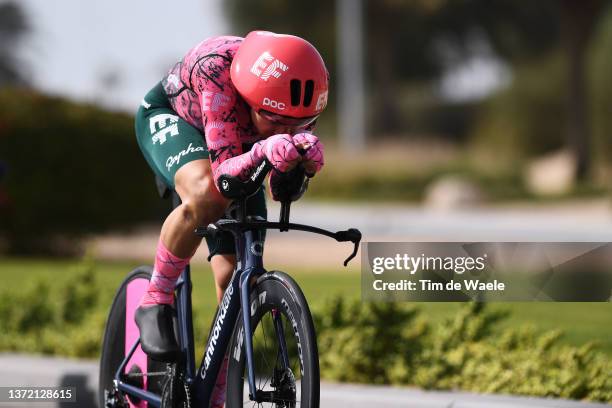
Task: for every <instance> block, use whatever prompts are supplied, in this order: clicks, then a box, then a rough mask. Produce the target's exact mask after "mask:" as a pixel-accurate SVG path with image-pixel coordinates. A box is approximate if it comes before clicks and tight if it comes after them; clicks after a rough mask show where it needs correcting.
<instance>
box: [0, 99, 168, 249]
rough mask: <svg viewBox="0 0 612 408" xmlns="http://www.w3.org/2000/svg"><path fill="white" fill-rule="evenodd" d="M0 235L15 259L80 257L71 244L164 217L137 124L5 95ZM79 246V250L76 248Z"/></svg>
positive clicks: (86, 108) (74, 106) (75, 106)
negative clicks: (32, 255) (55, 254)
mask: <svg viewBox="0 0 612 408" xmlns="http://www.w3.org/2000/svg"><path fill="white" fill-rule="evenodd" d="M0 106H2V109H0V162H3V167H4V168H5V173H6V174H5V175H4V177H3V178H2V179H0V188H2V189H3V190H4V191H5V194H6V195H7V196H8V202H5V203H4V205H1V204H0V235H2V236H4V237H5V239H6V240H7V243H8V250H9V252H13V253H32V252H38V253H40V252H43V253H44V252H57V251H60V252H61V251H68V252H70V250H71V249H76V250H78V245H76V243H75V242H74V241H71V240H70V239H68V240H67V241H65V244H64V245H65V247H64V248H59V247H58V245H59V241H58V240H57V239H56V238H57V237H58V236H59V235H61V236H62V237H65V238H70V237H76V236H81V235H83V234H86V233H94V232H100V231H105V230H107V229H109V228H125V227H129V226H131V225H134V224H135V223H137V222H139V221H142V220H147V219H151V218H152V217H154V216H155V215H158V216H159V214H161V208H163V207H164V206H167V204H164V203H162V202H161V200H160V199H159V198H157V193H156V190H155V184H154V178H153V177H152V173H151V171H150V170H148V168H147V165H146V163H145V161H144V159H143V157H142V154H141V153H140V151H139V149H138V145H137V143H136V138H135V136H134V130H133V128H134V125H133V118H132V117H131V116H129V115H126V114H123V113H113V112H108V111H104V110H102V109H100V108H97V107H94V106H90V105H83V104H79V103H74V102H69V101H67V100H66V99H62V98H57V97H51V96H44V95H41V94H39V93H36V92H33V91H28V90H17V89H1V90H0ZM72 245H75V247H73V246H72Z"/></svg>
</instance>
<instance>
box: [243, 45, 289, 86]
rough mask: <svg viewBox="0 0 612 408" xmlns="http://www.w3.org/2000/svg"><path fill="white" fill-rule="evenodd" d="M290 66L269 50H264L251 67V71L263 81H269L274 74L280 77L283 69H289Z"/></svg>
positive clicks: (275, 76)
mask: <svg viewBox="0 0 612 408" xmlns="http://www.w3.org/2000/svg"><path fill="white" fill-rule="evenodd" d="M288 69H289V67H288V66H287V65H286V64H284V63H283V62H281V61H280V60H278V59H276V58H274V57H273V56H272V54H270V53H269V52H268V51H264V52H263V53H262V54H261V55H260V56H259V58H257V60H255V63H254V64H253V66H252V67H251V73H252V74H254V75H256V76H258V77H259V78H260V79H261V80H262V81H266V82H267V81H268V79H269V78H270V77H271V76H273V77H274V78H280V76H281V73H282V71H286V70H288Z"/></svg>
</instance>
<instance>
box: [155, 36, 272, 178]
mask: <svg viewBox="0 0 612 408" xmlns="http://www.w3.org/2000/svg"><path fill="white" fill-rule="evenodd" d="M242 41H243V38H241V37H231V36H222V37H213V38H208V39H206V40H204V41H202V42H201V43H199V44H198V45H196V46H195V47H193V48H192V49H191V50H189V52H188V53H187V54H186V55H185V57H184V58H183V59H182V60H181V61H179V62H178V63H177V64H176V65H175V66H174V67H173V68H172V69H171V70H170V71H169V72H168V74H167V75H166V76H165V78H164V79H163V80H162V84H163V87H164V90H165V92H166V94H167V95H168V99H169V102H170V104H171V105H172V108H173V109H174V111H176V113H177V114H178V115H179V116H180V117H181V118H182V119H184V120H185V121H186V122H188V123H189V124H190V125H192V126H194V127H195V128H196V129H198V130H200V131H201V132H202V133H203V134H204V135H205V139H206V146H207V147H208V151H209V153H210V161H211V166H212V170H213V174H214V177H215V180H216V179H218V177H219V176H220V175H221V174H229V175H233V176H240V177H246V176H248V172H250V171H251V169H252V168H253V167H254V166H256V165H257V164H258V163H253V161H254V158H253V157H252V154H250V152H246V153H243V151H242V144H243V143H244V144H251V143H254V142H256V141H257V140H259V139H260V137H259V136H258V135H257V132H256V130H255V128H254V127H253V124H252V121H251V117H250V111H249V109H250V108H249V106H248V105H247V104H246V103H245V102H244V100H243V99H242V98H241V97H240V96H239V95H238V93H237V91H236V89H235V88H234V86H233V85H232V82H231V79H230V67H231V63H232V60H233V58H234V55H235V53H236V50H237V49H238V47H239V46H240V44H241V43H242Z"/></svg>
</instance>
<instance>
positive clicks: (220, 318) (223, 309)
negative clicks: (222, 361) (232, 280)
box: [200, 284, 234, 379]
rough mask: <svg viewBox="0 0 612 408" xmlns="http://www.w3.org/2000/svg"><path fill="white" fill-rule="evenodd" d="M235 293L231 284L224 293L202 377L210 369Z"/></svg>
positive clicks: (205, 357) (210, 339) (209, 341)
mask: <svg viewBox="0 0 612 408" xmlns="http://www.w3.org/2000/svg"><path fill="white" fill-rule="evenodd" d="M233 293H234V287H233V286H232V285H231V284H230V285H229V286H228V288H227V290H226V291H225V295H223V300H222V301H221V306H220V308H219V312H218V313H217V318H216V319H215V325H214V326H213V330H212V332H211V336H210V338H209V339H208V345H207V346H206V353H205V354H204V364H203V367H202V371H201V372H200V377H202V379H204V378H205V377H206V371H207V370H208V367H209V366H210V362H211V360H212V357H213V354H214V353H215V347H216V346H217V341H218V340H219V335H220V334H221V326H222V325H223V322H224V321H225V316H226V315H227V309H228V308H229V305H230V301H231V299H232V294H233Z"/></svg>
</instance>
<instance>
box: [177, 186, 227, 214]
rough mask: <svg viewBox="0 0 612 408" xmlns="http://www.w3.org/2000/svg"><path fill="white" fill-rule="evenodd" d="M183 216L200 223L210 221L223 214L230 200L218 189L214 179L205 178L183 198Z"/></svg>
mask: <svg viewBox="0 0 612 408" xmlns="http://www.w3.org/2000/svg"><path fill="white" fill-rule="evenodd" d="M182 201H183V204H182V206H181V207H182V211H183V217H184V218H185V219H187V220H190V221H192V220H193V221H195V222H196V223H199V224H205V223H210V222H214V221H216V220H218V219H219V218H221V217H222V216H223V213H224V211H225V209H226V208H227V206H228V204H229V201H228V200H226V199H225V198H224V197H223V196H221V195H220V194H219V192H218V191H217V189H216V187H215V185H214V182H213V181H212V179H210V180H208V179H203V180H201V181H200V182H198V183H195V184H194V188H193V190H192V191H190V192H189V193H188V194H187V195H186V197H185V198H184V199H182Z"/></svg>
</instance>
